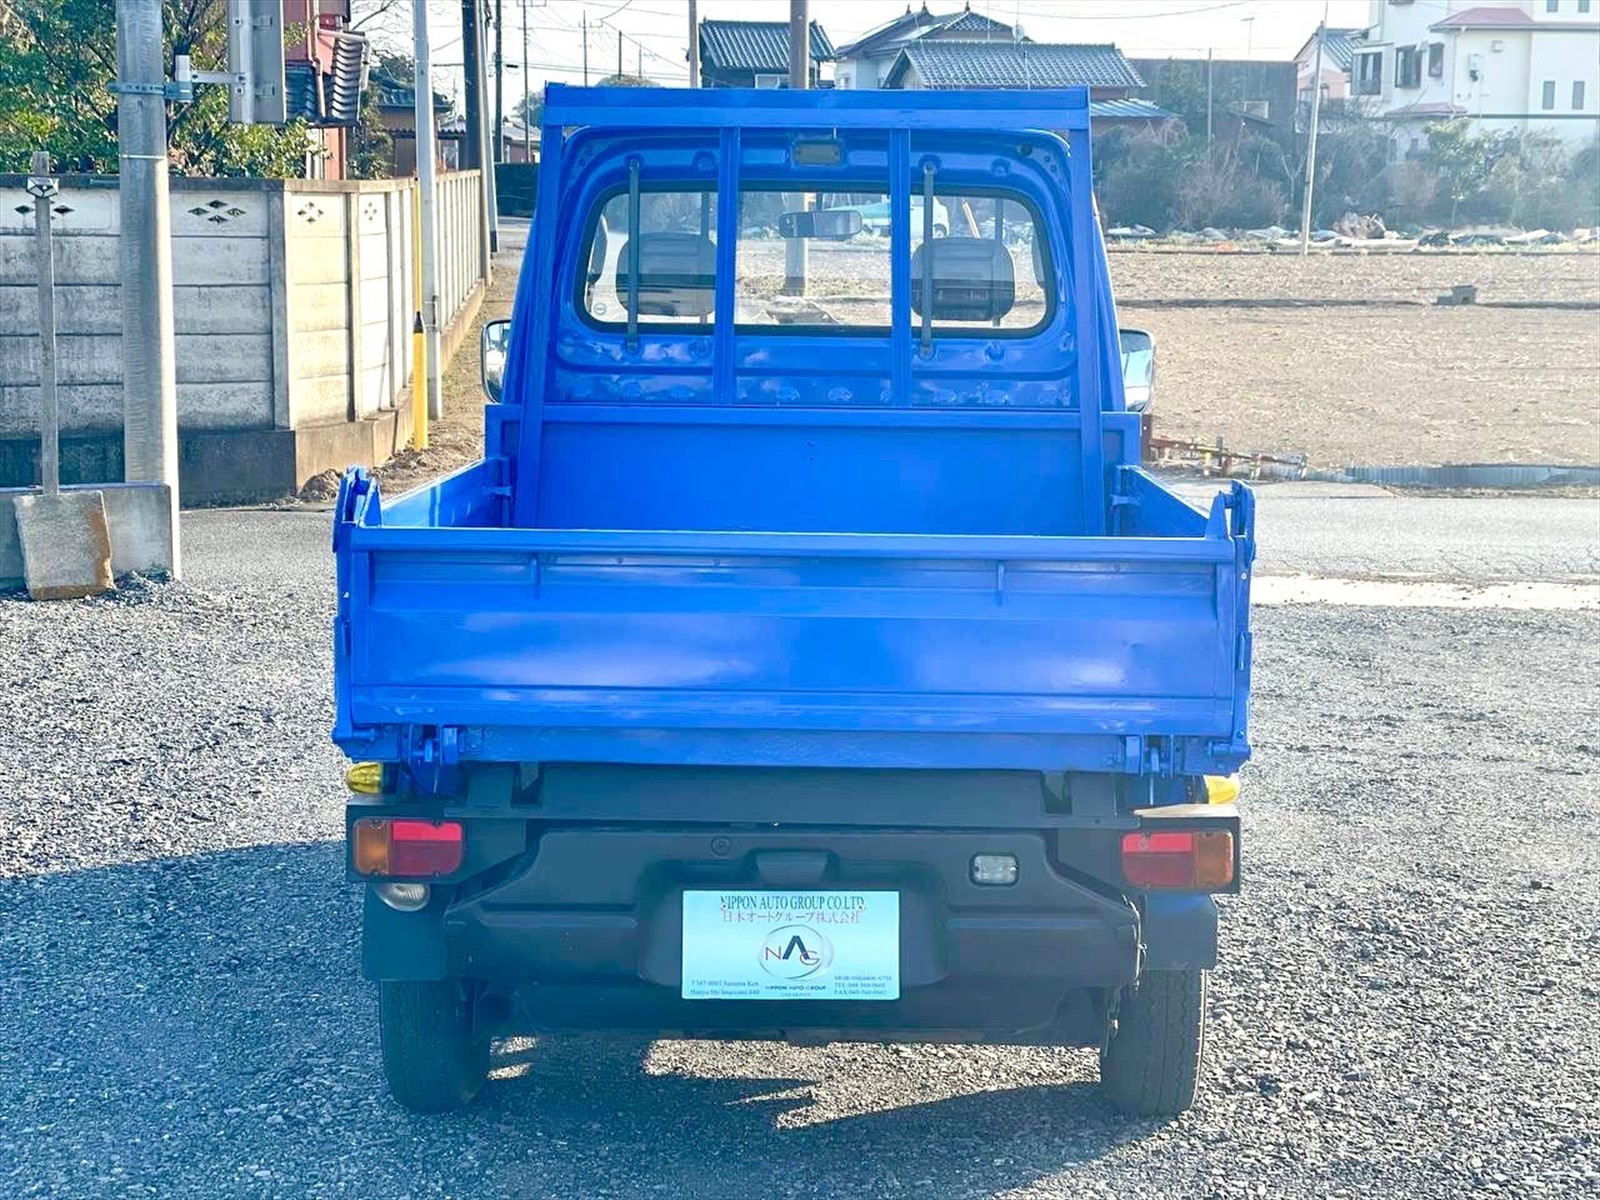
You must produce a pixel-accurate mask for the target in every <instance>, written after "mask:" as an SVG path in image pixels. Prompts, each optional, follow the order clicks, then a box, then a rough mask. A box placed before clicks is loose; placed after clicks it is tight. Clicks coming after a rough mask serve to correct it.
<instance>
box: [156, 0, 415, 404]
mask: <svg viewBox="0 0 1600 1200" xmlns="http://www.w3.org/2000/svg"><path fill="white" fill-rule="evenodd" d="M151 2H152V3H159V2H160V0H151ZM411 34H412V40H413V41H414V42H415V43H416V46H415V48H414V50H413V51H412V53H413V54H414V55H415V57H416V67H417V73H416V77H415V80H414V86H415V88H416V108H415V124H416V128H417V188H418V191H419V192H420V193H421V202H420V203H419V205H418V215H419V216H420V217H421V220H420V221H419V222H418V225H419V226H420V232H421V242H422V245H421V250H422V255H421V257H422V261H421V262H420V263H418V264H417V270H418V272H419V273H420V274H421V276H422V339H423V343H424V347H425V350H426V357H427V361H428V375H427V378H426V379H414V380H412V382H411V386H412V387H413V388H418V387H422V388H426V389H427V395H428V416H429V417H431V418H432V419H433V420H435V421H437V420H438V419H439V418H440V417H442V416H444V390H443V379H442V373H441V371H440V369H439V238H438V233H437V231H436V228H435V219H434V218H435V208H436V206H437V203H438V190H437V189H438V183H439V180H438V170H439V168H438V162H437V160H436V159H435V154H436V152H437V142H436V139H435V136H434V121H433V70H432V62H431V59H430V53H431V52H430V50H429V47H428V6H427V4H426V3H419V4H413V5H412V6H411Z"/></svg>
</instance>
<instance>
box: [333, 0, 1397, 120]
mask: <svg viewBox="0 0 1600 1200" xmlns="http://www.w3.org/2000/svg"><path fill="white" fill-rule="evenodd" d="M481 2H482V3H484V4H486V5H487V6H488V7H489V8H490V10H491V11H492V10H493V8H494V6H495V4H496V3H497V0H481ZM912 2H913V3H915V4H917V5H918V6H919V7H920V5H921V0H912ZM498 3H499V5H500V8H501V10H502V12H503V14H504V22H505V24H504V28H503V30H502V34H503V43H502V54H503V57H504V61H505V64H506V66H505V75H504V78H505V84H504V86H505V94H506V96H507V101H506V105H507V107H508V108H509V107H510V106H511V100H510V97H513V96H519V95H521V93H522V90H523V87H524V84H523V79H522V76H523V52H522V36H523V27H524V12H526V28H527V34H528V43H529V48H528V55H527V73H528V76H529V80H530V85H531V87H532V88H533V90H538V89H539V88H540V87H542V86H543V84H544V83H546V82H561V83H582V82H583V45H584V35H583V29H584V26H585V24H587V25H588V27H589V37H588V42H589V71H590V79H591V81H594V82H598V81H599V79H600V78H601V77H603V76H605V75H608V74H611V73H612V72H614V71H615V70H616V67H617V43H618V37H619V34H620V36H621V41H622V61H623V67H624V70H625V71H626V72H627V73H629V74H633V73H634V72H635V71H637V70H639V69H641V68H642V69H643V71H644V74H646V75H648V76H649V77H651V78H652V79H654V80H656V81H657V82H659V83H662V84H666V85H673V84H676V85H680V86H681V85H685V84H687V83H688V81H689V67H688V60H687V52H688V43H689V16H688V13H689V5H688V0H498ZM961 4H962V0H929V3H928V7H929V9H930V10H931V11H933V12H935V13H944V12H952V11H955V10H956V9H958V8H960V7H961ZM386 5H387V7H386ZM971 7H972V8H973V9H974V10H975V11H977V12H980V13H984V14H985V15H987V16H991V17H993V18H995V19H996V20H999V21H1005V22H1006V23H1008V24H1012V25H1020V26H1021V27H1022V30H1023V32H1024V33H1026V34H1027V35H1028V36H1029V37H1031V38H1033V39H1034V40H1035V41H1040V42H1110V43H1113V44H1115V45H1116V46H1118V47H1120V48H1121V49H1122V51H1123V52H1124V53H1125V54H1127V55H1129V56H1130V57H1133V58H1141V57H1142V58H1158V57H1167V56H1173V57H1180V58H1182V57H1191V56H1192V57H1198V58H1204V57H1205V55H1206V52H1207V51H1208V50H1210V51H1211V52H1213V53H1214V54H1215V55H1216V57H1218V58H1246V57H1248V58H1254V59H1262V60H1273V59H1276V60H1279V61H1287V60H1288V59H1290V58H1292V57H1293V56H1294V53H1295V51H1296V50H1298V49H1299V48H1300V47H1301V45H1303V44H1304V42H1305V41H1306V39H1307V38H1308V37H1310V36H1311V34H1312V33H1313V32H1314V31H1315V30H1316V27H1317V22H1318V21H1320V20H1321V19H1322V12H1323V3H1322V0H971ZM352 9H353V19H354V20H355V21H356V22H358V23H360V22H361V21H362V20H363V18H364V17H365V18H367V20H366V23H365V24H363V25H362V26H361V27H362V28H364V29H366V30H367V31H368V32H369V33H371V34H372V36H373V38H374V40H375V41H377V42H378V43H379V45H380V46H382V47H383V48H385V49H397V50H408V49H409V47H410V43H411V27H412V12H411V0H353V4H352ZM380 9H382V10H383V11H378V10H380ZM1327 9H1328V24H1329V26H1330V27H1334V28H1338V27H1341V26H1342V27H1349V28H1355V27H1358V26H1361V25H1364V24H1366V22H1367V18H1368V9H1369V5H1368V2H1367V0H1328V3H1327ZM905 11H906V0H810V12H811V18H812V20H814V21H817V22H819V23H820V24H821V25H822V27H823V28H824V29H826V30H827V32H828V37H829V38H830V39H831V40H832V42H833V44H834V45H835V46H843V45H846V44H848V43H849V42H851V41H854V40H855V39H856V38H858V37H860V36H861V35H862V34H864V33H866V32H868V31H869V30H871V29H874V28H876V27H877V26H879V25H883V24H885V23H887V22H889V21H891V20H893V19H894V18H895V17H897V16H899V15H900V14H902V13H904V12H905ZM699 15H700V17H701V19H702V20H705V19H711V20H728V19H734V20H758V21H786V20H788V17H789V2H788V0H700V3H699ZM428 17H429V24H430V37H429V42H430V45H431V47H432V49H433V58H434V64H435V72H434V86H435V88H436V89H437V90H439V91H441V92H443V93H445V94H446V95H450V96H455V97H457V98H458V99H459V97H460V94H461V5H460V3H459V0H429V6H428ZM491 37H492V34H491ZM491 86H492V84H491Z"/></svg>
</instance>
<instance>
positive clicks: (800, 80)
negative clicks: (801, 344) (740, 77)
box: [783, 0, 811, 296]
mask: <svg viewBox="0 0 1600 1200" xmlns="http://www.w3.org/2000/svg"><path fill="white" fill-rule="evenodd" d="M810 82H811V21H810V18H809V14H808V13H807V12H806V0H789V86H790V87H791V88H804V87H806V86H807V85H808V84H809V83H810ZM794 199H795V200H798V202H799V205H800V207H801V208H810V207H811V198H810V197H809V196H806V195H803V194H802V195H797V196H795V197H794ZM806 250H807V246H806V242H805V239H804V238H790V239H789V240H788V241H787V242H785V243H784V271H783V275H784V279H783V292H784V295H786V296H803V295H805V294H806V267H807V265H808V264H807V262H806V259H807V254H806Z"/></svg>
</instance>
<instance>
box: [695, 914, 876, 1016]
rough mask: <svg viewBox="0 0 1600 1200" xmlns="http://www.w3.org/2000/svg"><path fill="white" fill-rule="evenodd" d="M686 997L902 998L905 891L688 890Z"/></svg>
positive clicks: (733, 998) (770, 998) (706, 998)
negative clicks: (902, 903)
mask: <svg viewBox="0 0 1600 1200" xmlns="http://www.w3.org/2000/svg"><path fill="white" fill-rule="evenodd" d="M683 998H684V999H685V1000H898V999H899V998H900V893H898V892H855V891H826V892H767V891H761V892H749V891H729V892H716V891H711V892H685V893H684V894H683Z"/></svg>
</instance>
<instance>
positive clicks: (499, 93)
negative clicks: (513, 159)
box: [491, 0, 506, 162]
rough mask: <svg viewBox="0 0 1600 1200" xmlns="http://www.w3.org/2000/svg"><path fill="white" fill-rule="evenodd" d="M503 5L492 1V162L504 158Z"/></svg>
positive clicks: (498, 0) (504, 60)
mask: <svg viewBox="0 0 1600 1200" xmlns="http://www.w3.org/2000/svg"><path fill="white" fill-rule="evenodd" d="M505 16H506V12H505V5H504V3H503V2H502V0H494V145H493V146H492V147H491V149H492V150H493V151H494V161H495V162H499V161H500V159H501V158H502V157H503V156H504V153H505V151H504V149H503V148H502V147H501V145H500V142H501V139H502V137H503V133H504V130H505V127H506V68H505V62H506V59H505Z"/></svg>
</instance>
